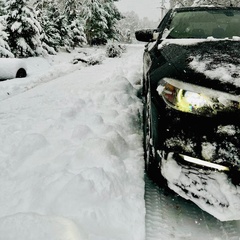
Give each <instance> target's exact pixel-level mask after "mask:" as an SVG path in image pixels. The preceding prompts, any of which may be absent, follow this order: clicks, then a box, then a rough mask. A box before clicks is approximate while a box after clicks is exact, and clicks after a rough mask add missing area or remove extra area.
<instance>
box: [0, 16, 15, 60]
mask: <svg viewBox="0 0 240 240" xmlns="http://www.w3.org/2000/svg"><path fill="white" fill-rule="evenodd" d="M2 21H3V20H2ZM4 25H5V24H4V23H2V22H0V57H14V55H13V54H12V53H11V50H10V47H9V45H8V42H7V41H8V35H7V33H6V32H5V29H6V28H5V26H4Z"/></svg>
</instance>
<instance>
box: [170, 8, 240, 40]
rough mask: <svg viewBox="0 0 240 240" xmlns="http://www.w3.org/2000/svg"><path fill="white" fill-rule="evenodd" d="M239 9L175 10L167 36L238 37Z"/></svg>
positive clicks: (239, 31)
mask: <svg viewBox="0 0 240 240" xmlns="http://www.w3.org/2000/svg"><path fill="white" fill-rule="evenodd" d="M239 24H240V10H238V9H206V10H194V11H179V12H175V13H174V15H173V18H172V21H171V22H170V25H169V27H168V29H169V30H170V33H169V35H168V37H167V38H207V37H214V38H232V37H234V36H239V37H240V27H239Z"/></svg>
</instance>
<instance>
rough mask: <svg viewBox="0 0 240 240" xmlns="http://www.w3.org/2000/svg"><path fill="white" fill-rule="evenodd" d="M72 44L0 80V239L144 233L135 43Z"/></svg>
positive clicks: (66, 239)
mask: <svg viewBox="0 0 240 240" xmlns="http://www.w3.org/2000/svg"><path fill="white" fill-rule="evenodd" d="M78 51H81V53H79V52H78ZM78 51H77V50H76V51H75V52H73V53H72V54H68V53H61V54H58V55H57V56H49V57H47V58H29V59H26V63H27V68H28V77H26V78H23V79H13V80H8V81H3V82H0V85H1V87H0V101H1V107H0V136H1V137H0V146H1V147H0V169H1V171H0V240H43V239H45V240H50V239H51V240H80V239H84V240H87V239H89V240H110V239H111V240H143V239H145V202H144V161H143V150H142V133H141V122H140V121H141V118H140V114H141V109H142V104H141V100H140V99H139V98H138V97H137V89H138V88H139V85H138V83H139V79H140V78H141V73H142V71H141V70H142V69H141V68H142V64H141V62H142V53H143V47H142V46H141V45H139V46H132V47H128V50H127V52H126V53H124V55H123V56H122V58H115V59H110V58H102V59H101V60H103V61H102V64H100V65H95V66H86V65H84V64H83V63H77V64H73V63H72V60H73V58H75V57H79V56H81V57H84V56H85V57H87V55H88V54H90V55H94V56H95V57H98V58H99V57H100V58H101V57H103V56H104V50H103V49H79V50H78Z"/></svg>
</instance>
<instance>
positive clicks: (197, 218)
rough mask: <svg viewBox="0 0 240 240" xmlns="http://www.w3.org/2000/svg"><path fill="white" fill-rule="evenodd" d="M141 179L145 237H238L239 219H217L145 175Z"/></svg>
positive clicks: (230, 239) (164, 239)
mask: <svg viewBox="0 0 240 240" xmlns="http://www.w3.org/2000/svg"><path fill="white" fill-rule="evenodd" d="M145 183H146V185H145V202H146V240H159V239H161V240H170V239H176V240H183V239H185V240H239V239H240V221H228V222H221V221H219V220H217V219H216V218H214V217H212V216H211V215H209V214H208V213H206V212H204V211H202V210H201V209H200V208H199V207H197V206H196V205H195V204H194V203H192V202H190V201H187V200H185V199H183V198H182V197H179V196H178V195H176V194H175V193H174V192H172V191H170V190H166V189H162V188H159V187H158V186H156V184H154V183H153V182H152V181H151V180H149V178H147V177H146V181H145Z"/></svg>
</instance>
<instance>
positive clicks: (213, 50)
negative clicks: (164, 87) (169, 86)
mask: <svg viewBox="0 0 240 240" xmlns="http://www.w3.org/2000/svg"><path fill="white" fill-rule="evenodd" d="M158 49H159V50H160V51H161V53H162V55H163V57H164V58H165V59H166V60H167V61H168V63H169V64H171V65H173V66H174V67H175V69H177V72H178V77H179V78H180V80H183V81H185V82H188V83H192V84H197V85H201V86H205V87H207V88H212V89H216V90H219V91H223V92H227V93H231V94H233V95H239V94H240V74H239V72H240V50H239V49H240V41H237V40H214V41H212V40H208V39H205V40H204V39H202V40H195V41H193V40H191V41H189V40H188V39H182V41H181V43H180V42H179V40H175V41H174V40H170V41H169V40H166V41H165V42H163V43H162V44H160V45H159V47H158Z"/></svg>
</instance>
